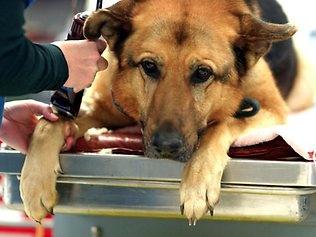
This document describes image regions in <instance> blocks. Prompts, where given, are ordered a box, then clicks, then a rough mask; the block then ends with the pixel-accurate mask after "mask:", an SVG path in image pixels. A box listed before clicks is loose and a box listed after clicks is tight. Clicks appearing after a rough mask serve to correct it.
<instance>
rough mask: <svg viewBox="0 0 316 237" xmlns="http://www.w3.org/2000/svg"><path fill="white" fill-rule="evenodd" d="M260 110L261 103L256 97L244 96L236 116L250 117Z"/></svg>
mask: <svg viewBox="0 0 316 237" xmlns="http://www.w3.org/2000/svg"><path fill="white" fill-rule="evenodd" d="M259 110H260V103H259V102H258V101H257V100H256V99H252V98H248V97H246V98H244V99H243V100H242V101H241V103H240V105H239V109H238V111H237V112H236V113H235V114H234V117H235V118H238V119H240V118H248V117H252V116H254V115H256V114H257V113H258V112H259Z"/></svg>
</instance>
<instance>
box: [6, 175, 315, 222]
mask: <svg viewBox="0 0 316 237" xmlns="http://www.w3.org/2000/svg"><path fill="white" fill-rule="evenodd" d="M178 185H179V183H178V182H153V181H136V180H134V181H126V180H111V179H110V180H104V179H78V178H63V179H61V180H60V181H59V182H58V185H57V190H58V193H59V196H60V199H59V204H58V206H57V207H56V208H55V209H54V212H55V213H69V214H87V215H107V216H131V217H140V216H142V217H162V218H170V217H172V218H182V216H181V215H180V210H179V200H178V196H179V194H178ZM18 187H19V180H18V179H17V177H16V176H14V175H9V176H7V178H6V185H5V193H4V194H5V195H4V201H5V203H6V204H7V205H8V206H9V207H11V208H15V209H21V208H22V206H21V199H20V196H19V190H18ZM315 191H316V190H314V189H310V188H282V187H254V186H235V185H224V186H223V187H222V193H221V198H220V202H219V204H218V205H217V206H216V208H215V211H214V216H213V217H211V216H207V217H206V218H208V219H213V220H245V221H246V220H247V221H271V222H302V221H304V220H306V219H307V218H308V216H309V213H310V210H311V208H312V206H313V205H314V203H313V202H311V198H312V197H313V196H315Z"/></svg>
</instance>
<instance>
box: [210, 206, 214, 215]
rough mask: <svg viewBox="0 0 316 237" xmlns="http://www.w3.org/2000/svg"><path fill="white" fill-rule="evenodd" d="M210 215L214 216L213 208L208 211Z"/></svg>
mask: <svg viewBox="0 0 316 237" xmlns="http://www.w3.org/2000/svg"><path fill="white" fill-rule="evenodd" d="M210 215H211V216H214V209H213V208H211V209H210Z"/></svg>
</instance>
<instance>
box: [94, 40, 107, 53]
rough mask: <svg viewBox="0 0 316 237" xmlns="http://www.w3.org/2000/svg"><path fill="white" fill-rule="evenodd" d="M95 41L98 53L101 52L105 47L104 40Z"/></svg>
mask: <svg viewBox="0 0 316 237" xmlns="http://www.w3.org/2000/svg"><path fill="white" fill-rule="evenodd" d="M95 43H96V45H97V49H98V51H99V53H100V54H101V53H102V52H103V51H104V50H105V48H106V42H105V41H104V40H102V39H97V40H96V42H95Z"/></svg>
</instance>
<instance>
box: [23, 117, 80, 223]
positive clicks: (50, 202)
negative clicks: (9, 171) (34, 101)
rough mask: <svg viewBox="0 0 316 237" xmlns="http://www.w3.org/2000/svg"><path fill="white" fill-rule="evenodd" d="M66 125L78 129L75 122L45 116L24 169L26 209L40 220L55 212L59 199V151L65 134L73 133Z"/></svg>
mask: <svg viewBox="0 0 316 237" xmlns="http://www.w3.org/2000/svg"><path fill="white" fill-rule="evenodd" d="M66 129H72V130H76V127H75V124H74V122H73V121H62V119H60V120H59V121H57V122H53V123H52V122H49V121H47V120H45V119H41V120H40V121H39V123H38V125H37V126H36V128H35V131H34V133H33V136H32V139H31V142H30V145H29V149H28V152H27V156H26V158H25V162H24V165H23V169H22V172H21V181H20V193H21V198H22V200H23V204H24V209H25V213H26V214H27V215H28V216H29V217H31V218H32V219H34V220H35V221H37V222H40V221H41V220H42V219H43V218H44V217H45V216H46V215H47V213H52V211H53V207H54V206H55V204H56V202H57V192H56V179H57V176H58V173H59V172H60V166H59V152H60V150H61V149H62V147H63V145H64V143H65V134H67V133H69V132H67V131H65V130H66ZM73 132H75V131H73Z"/></svg>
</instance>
